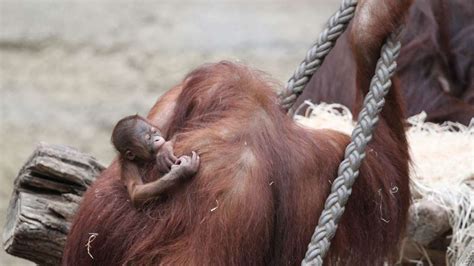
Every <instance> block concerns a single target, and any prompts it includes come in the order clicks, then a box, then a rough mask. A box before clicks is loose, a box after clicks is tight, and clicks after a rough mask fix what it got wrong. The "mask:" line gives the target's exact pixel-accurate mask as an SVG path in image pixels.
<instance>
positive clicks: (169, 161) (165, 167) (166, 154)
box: [156, 141, 178, 174]
mask: <svg viewBox="0 0 474 266" xmlns="http://www.w3.org/2000/svg"><path fill="white" fill-rule="evenodd" d="M177 159H178V158H176V156H175V155H174V152H173V144H172V143H171V141H167V142H165V144H163V146H162V147H161V148H160V149H159V150H158V152H157V153H156V165H157V167H158V171H160V173H163V174H164V173H168V172H169V171H170V169H171V166H172V165H173V164H174V163H175V162H176V160H177Z"/></svg>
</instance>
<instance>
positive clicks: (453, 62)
mask: <svg viewBox="0 0 474 266" xmlns="http://www.w3.org/2000/svg"><path fill="white" fill-rule="evenodd" d="M401 42H402V50H401V53H400V57H399V59H398V65H399V66H398V71H397V74H396V77H397V78H398V79H399V81H400V88H401V94H402V96H403V98H404V100H405V102H406V105H407V115H408V116H412V115H415V114H419V113H420V112H422V111H425V112H426V113H427V115H428V116H427V119H426V120H427V121H430V122H437V123H439V122H444V121H455V122H460V123H463V124H465V125H468V124H469V123H470V121H471V119H472V118H473V117H474V47H473V45H472V44H473V43H474V2H473V1H466V0H416V1H415V3H414V4H413V6H412V7H411V9H410V13H409V16H408V18H407V23H406V25H405V26H404V30H403V31H402V40H401ZM355 78H356V62H355V60H354V58H353V56H352V51H351V49H350V47H349V36H348V34H347V33H344V34H343V35H342V36H341V37H340V38H339V40H338V41H337V43H336V46H335V47H334V49H333V50H332V51H331V52H330V53H329V55H328V56H327V57H326V60H325V61H324V64H323V65H322V66H321V68H320V69H319V70H318V72H316V74H315V75H314V76H313V77H312V79H311V81H310V82H309V84H308V86H307V88H306V89H305V91H304V92H303V93H302V94H301V95H300V97H298V99H297V102H296V104H295V106H300V104H302V103H303V101H305V100H308V99H309V100H311V101H313V102H316V103H318V102H321V101H322V102H328V103H341V104H344V105H346V106H348V107H349V108H351V109H353V108H354V103H355V102H360V101H354V99H355V98H356V95H355V94H356V90H355V88H354V87H355V84H356V83H355ZM359 96H360V95H358V96H357V97H359ZM300 110H301V111H303V109H300Z"/></svg>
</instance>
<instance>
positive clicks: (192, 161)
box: [171, 151, 201, 178]
mask: <svg viewBox="0 0 474 266" xmlns="http://www.w3.org/2000/svg"><path fill="white" fill-rule="evenodd" d="M200 160H201V159H200V158H199V155H198V154H197V153H196V152H195V151H193V153H192V155H191V156H188V155H183V156H181V157H179V159H178V160H177V161H176V163H175V164H173V165H172V166H171V172H176V174H177V175H178V176H179V177H180V178H190V177H192V176H194V175H195V174H196V172H197V171H198V169H199V163H200Z"/></svg>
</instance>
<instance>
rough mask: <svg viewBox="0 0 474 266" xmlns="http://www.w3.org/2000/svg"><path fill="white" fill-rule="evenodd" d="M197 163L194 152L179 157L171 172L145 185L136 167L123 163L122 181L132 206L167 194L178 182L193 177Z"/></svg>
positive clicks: (197, 159) (128, 162)
mask: <svg viewBox="0 0 474 266" xmlns="http://www.w3.org/2000/svg"><path fill="white" fill-rule="evenodd" d="M199 161H200V159H199V156H198V155H197V154H196V152H193V154H192V156H186V155H184V156H181V157H180V158H179V159H178V160H177V161H176V164H174V165H173V166H172V167H171V171H169V172H168V173H167V174H165V175H164V176H162V177H161V178H159V179H157V180H155V181H153V182H150V183H147V184H143V181H142V179H141V177H140V173H139V171H138V167H137V166H136V165H135V164H134V163H132V162H130V161H124V162H123V166H122V181H123V182H124V183H125V186H126V187H127V191H128V194H129V195H130V199H131V200H132V204H133V206H135V207H140V206H142V205H143V203H145V202H146V201H148V200H150V199H153V198H156V197H158V196H160V195H162V194H163V193H166V192H168V191H169V190H170V189H172V188H173V187H175V186H176V185H177V184H178V183H179V182H180V181H182V180H186V179H188V178H190V177H192V176H194V175H195V174H196V172H197V170H198V168H199Z"/></svg>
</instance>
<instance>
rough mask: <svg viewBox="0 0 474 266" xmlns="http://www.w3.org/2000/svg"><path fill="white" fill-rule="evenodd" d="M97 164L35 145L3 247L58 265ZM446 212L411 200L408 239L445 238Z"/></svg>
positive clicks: (74, 152) (61, 149)
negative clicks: (75, 215)
mask: <svg viewBox="0 0 474 266" xmlns="http://www.w3.org/2000/svg"><path fill="white" fill-rule="evenodd" d="M103 169H104V166H103V165H102V164H100V163H99V162H98V161H97V160H96V159H95V158H94V157H92V156H90V155H87V154H83V153H81V152H79V151H77V150H75V149H73V148H70V147H66V146H58V145H47V144H40V145H39V146H38V148H37V149H36V150H35V151H34V152H33V154H32V155H31V157H30V158H29V159H28V160H27V162H26V163H25V165H24V166H23V167H22V169H21V170H20V173H19V174H18V176H17V178H16V179H15V183H14V190H13V194H12V198H11V200H10V205H9V208H8V213H7V223H6V225H5V228H4V232H3V244H4V247H5V250H6V251H7V252H8V253H9V254H11V255H14V256H18V257H21V258H24V259H27V260H30V261H33V262H35V263H37V264H41V265H58V264H59V263H60V260H61V256H62V252H63V248H64V244H65V241H66V236H67V233H68V231H69V228H70V223H71V219H72V217H73V215H74V213H75V212H76V209H77V207H78V205H79V203H80V201H81V197H82V195H83V193H84V192H85V190H86V189H87V188H88V187H89V185H90V184H91V183H92V182H93V181H94V179H95V177H96V176H97V175H98V174H99V173H100V172H101V171H102V170H103ZM447 217H448V216H447V212H446V210H444V209H442V208H439V207H437V206H435V205H433V204H430V202H429V200H421V201H418V202H416V203H414V204H413V205H412V206H411V208H410V217H409V218H410V219H409V224H408V227H407V228H408V230H407V237H408V239H409V241H411V242H415V243H416V244H417V245H423V246H428V245H429V244H430V243H432V242H433V241H438V240H441V242H446V241H445V240H446V239H445V233H446V231H447V230H449V224H448V219H447ZM446 244H447V243H446ZM443 246H446V245H443ZM407 247H409V245H407ZM408 249H410V248H408ZM441 252H443V251H441Z"/></svg>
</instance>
